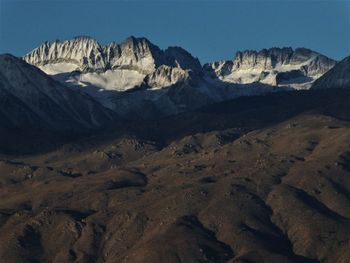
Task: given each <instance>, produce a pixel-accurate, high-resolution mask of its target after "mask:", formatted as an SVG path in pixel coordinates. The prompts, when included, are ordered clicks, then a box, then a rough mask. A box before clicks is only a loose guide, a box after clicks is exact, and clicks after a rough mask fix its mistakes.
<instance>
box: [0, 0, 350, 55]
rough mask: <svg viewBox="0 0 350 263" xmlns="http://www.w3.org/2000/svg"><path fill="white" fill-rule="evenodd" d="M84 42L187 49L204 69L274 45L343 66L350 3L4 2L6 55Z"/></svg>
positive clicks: (0, 33)
mask: <svg viewBox="0 0 350 263" xmlns="http://www.w3.org/2000/svg"><path fill="white" fill-rule="evenodd" d="M76 35H89V36H92V37H95V38H96V39H97V40H98V41H99V42H100V43H101V44H106V43H108V42H110V41H113V40H115V41H117V42H121V41H122V40H123V39H125V38H126V37H128V36H130V35H134V36H144V37H147V38H148V39H150V40H151V42H153V43H154V44H156V45H158V46H159V47H161V48H166V47H167V46H170V45H178V46H182V47H183V48H185V49H187V50H188V51H190V52H191V53H192V54H193V55H194V56H197V57H198V58H199V59H200V60H201V62H208V61H213V60H218V59H231V58H232V57H233V56H234V53H235V52H236V51H238V50H244V49H258V50H259V49H262V48H268V47H273V46H277V47H282V46H291V47H294V48H295V47H307V48H310V49H313V50H316V51H318V52H321V53H323V54H325V55H328V56H330V57H332V58H335V59H341V58H343V57H345V56H347V55H350V0H347V1H339V0H329V1H317V0H304V1H302V0H299V1H298V0H297V1H288V0H274V1H271V0H270V1H264V0H255V1H254V0H250V1H228V0H227V1H224V0H219V1H217V0H216V1H214V0H212V1H208V0H207V1H203V0H202V1H201V0H192V1H177V0H172V1H171V0H165V1H150V0H149V1H147V0H143V1H141V0H139V1H135V0H134V1H130V0H129V1H120V0H119V1H118V0H117V1H111V0H109V1H107V0H70V1H67V0H38V1H34V0H0V53H5V52H7V53H12V54H15V55H18V56H21V55H24V54H25V53H27V52H29V51H30V50H31V49H33V48H35V47H36V46H38V45H40V44H41V43H42V42H44V41H46V40H48V41H53V40H55V39H60V40H65V39H69V38H72V37H74V36H76Z"/></svg>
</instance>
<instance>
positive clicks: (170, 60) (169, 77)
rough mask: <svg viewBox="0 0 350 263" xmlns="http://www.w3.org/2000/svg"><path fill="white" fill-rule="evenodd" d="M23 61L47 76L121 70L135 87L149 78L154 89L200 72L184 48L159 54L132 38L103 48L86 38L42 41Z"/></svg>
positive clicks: (195, 61)
mask: <svg viewBox="0 0 350 263" xmlns="http://www.w3.org/2000/svg"><path fill="white" fill-rule="evenodd" d="M23 59H24V60H25V61H26V62H28V63H30V64H32V65H35V66H38V67H39V68H41V69H42V70H43V71H44V72H46V73H48V74H51V75H58V74H62V73H69V72H72V71H79V72H80V74H88V73H99V74H101V73H106V72H107V71H109V70H110V71H116V72H117V73H116V74H115V75H118V74H119V73H120V72H118V71H123V73H124V74H123V75H125V78H133V79H135V78H136V79H137V81H136V84H137V85H141V84H142V82H143V80H144V78H146V76H148V75H150V76H149V78H147V79H152V81H151V82H150V83H149V84H150V86H151V87H156V88H158V87H162V86H164V85H166V86H167V85H171V84H173V83H176V82H178V81H181V80H183V79H184V77H186V76H188V71H195V72H200V71H201V64H200V63H199V61H198V59H196V58H194V57H192V55H191V54H190V53H188V52H187V51H185V50H184V49H182V48H180V47H169V48H168V49H166V50H164V51H163V50H161V49H160V48H159V47H157V46H156V45H154V44H152V43H151V42H150V41H149V40H147V39H146V38H136V37H129V38H127V39H126V40H125V41H123V42H122V43H121V44H117V43H115V42H113V43H110V44H108V45H106V46H101V45H100V44H99V43H98V42H97V41H96V40H95V39H93V38H90V37H76V38H74V39H72V40H67V41H64V42H59V41H55V42H52V43H49V42H45V43H44V44H43V45H41V46H40V47H39V48H36V49H34V50H33V51H32V52H30V53H28V54H27V55H25V56H24V57H23ZM174 72H176V73H174ZM119 75H120V74H119ZM140 75H142V76H140ZM155 75H156V76H157V78H155V77H154V76H155ZM68 77H70V76H69V75H68ZM86 77H87V76H81V78H80V79H81V80H82V81H83V82H89V81H90V82H92V83H91V84H96V83H94V81H91V80H90V79H89V78H88V77H87V78H86ZM102 78H103V77H102ZM119 78H120V76H119ZM95 79H96V78H95ZM146 84H148V83H146ZM134 86H136V85H134ZM134 86H133V87H134ZM128 88H129V87H127V88H126V89H128ZM111 89H113V87H112V88H111ZM115 89H116V90H119V89H123V87H115Z"/></svg>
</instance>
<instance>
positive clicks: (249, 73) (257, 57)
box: [204, 47, 336, 88]
mask: <svg viewBox="0 0 350 263" xmlns="http://www.w3.org/2000/svg"><path fill="white" fill-rule="evenodd" d="M335 63H336V61H334V60H332V59H330V58H327V57H326V56H323V55H321V54H319V53H317V52H315V51H312V50H310V49H306V48H297V49H295V50H293V49H292V48H291V47H284V48H270V49H262V50H260V51H255V50H246V51H243V52H241V51H239V52H237V53H236V56H235V57H234V59H233V60H232V61H221V62H214V63H210V64H206V65H205V66H204V68H205V69H206V71H207V72H208V73H209V74H210V75H211V76H212V77H216V78H219V79H221V80H222V81H224V82H230V83H239V84H247V83H253V82H261V83H266V84H270V85H274V86H277V85H278V86H290V87H293V88H309V87H310V85H311V83H312V82H313V81H314V80H315V79H317V78H318V77H320V76H321V75H323V74H324V73H325V72H327V71H328V70H329V69H331V68H332V67H333V66H334V65H335ZM294 84H295V85H294Z"/></svg>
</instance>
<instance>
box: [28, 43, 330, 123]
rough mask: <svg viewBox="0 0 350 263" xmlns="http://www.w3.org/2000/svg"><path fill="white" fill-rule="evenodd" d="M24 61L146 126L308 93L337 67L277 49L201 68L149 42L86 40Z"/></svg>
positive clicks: (50, 46)
mask: <svg viewBox="0 0 350 263" xmlns="http://www.w3.org/2000/svg"><path fill="white" fill-rule="evenodd" d="M23 60H25V61H26V62H27V63H29V64H32V65H34V66H36V67H38V68H40V69H41V70H42V71H44V72H45V73H46V74H48V75H50V76H52V77H53V78H54V79H56V80H58V81H60V82H61V83H63V84H64V85H66V86H69V87H73V88H77V89H79V90H81V91H84V92H86V93H88V94H89V95H91V96H92V97H94V98H95V99H96V100H97V101H99V102H100V103H101V104H103V105H104V106H105V107H107V108H109V109H111V110H113V111H115V112H116V113H118V114H119V115H121V116H124V117H127V118H144V119H150V118H159V117H162V116H167V115H172V114H177V113H179V112H183V111H188V110H193V109H196V108H199V107H201V106H204V105H207V104H209V103H213V102H218V101H223V100H227V99H230V98H234V97H238V96H244V95H258V94H263V93H266V92H272V91H283V90H289V89H309V88H310V87H311V85H312V83H313V82H314V81H315V79H317V78H319V77H320V76H322V75H323V74H324V73H325V72H327V71H328V70H329V69H331V68H332V67H333V66H334V65H335V64H336V61H334V60H332V59H330V58H327V57H326V56H324V55H321V54H319V53H317V52H314V51H311V50H308V49H305V48H298V49H295V50H293V49H292V48H271V49H263V50H261V51H259V52H257V51H243V52H237V54H236V56H235V58H234V59H233V60H232V61H219V62H213V63H209V64H205V65H203V66H202V65H201V64H200V62H199V60H198V59H197V58H195V57H193V56H192V55H191V54H190V53H189V52H187V51H186V50H184V49H183V48H180V47H169V48H167V49H165V50H161V49H160V48H159V47H158V46H156V45H154V44H152V43H151V42H150V41H149V40H147V39H146V38H136V37H129V38H127V39H126V40H125V41H123V42H122V43H121V44H117V43H114V42H113V43H110V44H107V45H105V46H102V45H101V44H99V43H98V42H97V41H96V40H95V39H93V38H90V37H84V36H83V37H76V38H74V39H72V40H67V41H63V42H60V41H55V42H45V43H44V44H43V45H41V46H40V47H38V48H36V49H34V50H33V51H31V52H30V53H28V54H27V55H25V56H24V57H23ZM145 108H146V109H147V110H146V111H144V112H143V114H139V113H140V111H142V110H141V109H145Z"/></svg>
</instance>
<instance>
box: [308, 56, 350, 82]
mask: <svg viewBox="0 0 350 263" xmlns="http://www.w3.org/2000/svg"><path fill="white" fill-rule="evenodd" d="M312 88H313V89H325V88H347V89H349V88H350V56H349V57H346V58H344V59H343V60H342V61H340V62H339V63H338V64H337V65H335V67H334V68H332V69H331V70H330V71H328V72H327V73H326V74H324V75H323V76H322V77H320V78H319V79H318V80H316V81H315V83H314V84H313V86H312Z"/></svg>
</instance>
